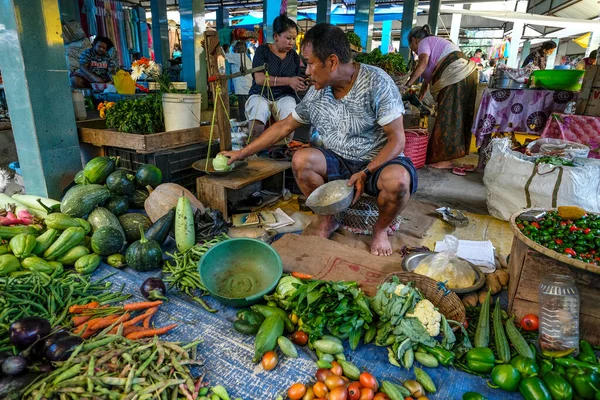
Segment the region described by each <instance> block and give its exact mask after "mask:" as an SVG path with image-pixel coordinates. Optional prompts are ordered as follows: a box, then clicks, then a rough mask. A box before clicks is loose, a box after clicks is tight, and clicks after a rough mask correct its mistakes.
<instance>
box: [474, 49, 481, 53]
mask: <svg viewBox="0 0 600 400" xmlns="http://www.w3.org/2000/svg"><path fill="white" fill-rule="evenodd" d="M475 53H483V51H482V50H481V49H476V50H475Z"/></svg>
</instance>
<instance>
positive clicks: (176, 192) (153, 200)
mask: <svg viewBox="0 0 600 400" xmlns="http://www.w3.org/2000/svg"><path fill="white" fill-rule="evenodd" d="M182 195H183V196H185V197H187V198H188V199H189V200H190V203H191V204H192V210H193V211H194V213H196V210H197V209H200V211H201V212H204V206H203V205H202V203H201V202H200V201H199V200H198V199H197V198H196V196H194V195H193V194H192V193H191V192H190V191H189V190H187V189H186V188H184V187H183V186H180V185H178V184H176V183H163V184H161V185H158V186H157V187H156V189H154V190H153V191H151V192H150V196H148V199H147V200H146V202H145V203H144V209H145V210H146V213H147V214H148V217H150V220H151V221H152V222H156V221H158V219H159V218H161V217H162V216H163V215H165V214H166V213H168V212H169V210H171V209H172V208H174V207H176V206H177V201H178V200H179V198H180V197H181V196H182Z"/></svg>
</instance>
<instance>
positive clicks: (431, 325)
mask: <svg viewBox="0 0 600 400" xmlns="http://www.w3.org/2000/svg"><path fill="white" fill-rule="evenodd" d="M406 316H407V317H414V318H417V319H418V320H419V321H420V322H421V324H423V326H424V327H425V329H427V333H429V336H432V337H433V336H437V335H439V334H440V321H441V320H442V314H440V312H439V311H438V310H436V308H435V307H434V306H433V304H432V303H431V301H429V300H427V299H423V300H421V301H419V302H418V303H417V305H416V306H415V309H414V312H413V313H412V314H410V313H407V314H406Z"/></svg>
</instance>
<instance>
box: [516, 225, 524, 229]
mask: <svg viewBox="0 0 600 400" xmlns="http://www.w3.org/2000/svg"><path fill="white" fill-rule="evenodd" d="M517 228H519V229H520V230H523V229H525V226H524V225H523V224H518V225H517Z"/></svg>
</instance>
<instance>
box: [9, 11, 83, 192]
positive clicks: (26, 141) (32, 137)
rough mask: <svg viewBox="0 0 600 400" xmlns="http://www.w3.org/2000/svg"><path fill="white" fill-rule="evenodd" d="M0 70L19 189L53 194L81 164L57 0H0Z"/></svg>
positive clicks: (61, 187) (67, 182) (73, 174)
mask: <svg viewBox="0 0 600 400" xmlns="http://www.w3.org/2000/svg"><path fill="white" fill-rule="evenodd" d="M0 69H2V77H3V78H4V90H5V92H6V100H7V103H8V107H9V109H10V118H11V121H12V127H13V134H14V138H15V144H16V147H17V153H18V156H19V163H20V164H21V173H22V175H23V179H24V181H25V189H26V191H27V193H28V194H33V195H37V196H44V197H52V198H55V199H59V198H60V194H61V191H62V189H63V188H65V187H66V186H67V185H68V184H69V183H70V182H71V181H72V179H73V177H74V176H75V174H76V173H77V171H79V170H80V169H81V167H82V163H81V155H80V151H79V139H78V137H77V128H76V125H75V113H74V111H73V101H72V97H71V90H70V88H69V76H68V74H67V70H66V64H65V51H64V45H63V39H62V27H61V23H60V12H59V9H58V0H2V1H0ZM49 93H51V95H49Z"/></svg>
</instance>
